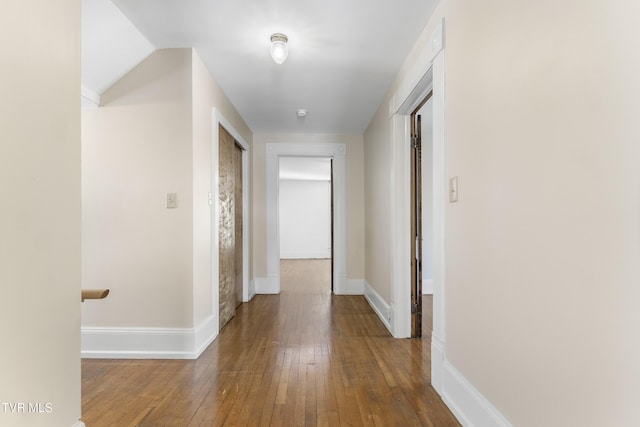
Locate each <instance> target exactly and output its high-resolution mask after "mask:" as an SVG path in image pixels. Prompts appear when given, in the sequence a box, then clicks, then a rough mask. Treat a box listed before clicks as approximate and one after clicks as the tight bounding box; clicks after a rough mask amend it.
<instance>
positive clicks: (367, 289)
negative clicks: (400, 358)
mask: <svg viewBox="0 0 640 427" xmlns="http://www.w3.org/2000/svg"><path fill="white" fill-rule="evenodd" d="M364 297H365V299H366V300H367V302H368V303H369V305H370V306H371V308H373V311H375V313H376V314H377V315H378V317H379V318H380V320H381V321H382V323H384V326H385V327H386V328H387V329H388V330H389V332H391V333H393V329H392V328H391V324H392V309H391V307H390V306H389V304H387V302H386V301H385V300H384V299H383V298H382V297H381V296H380V294H378V292H376V290H375V289H373V288H372V287H371V285H369V283H367V281H366V280H365V281H364Z"/></svg>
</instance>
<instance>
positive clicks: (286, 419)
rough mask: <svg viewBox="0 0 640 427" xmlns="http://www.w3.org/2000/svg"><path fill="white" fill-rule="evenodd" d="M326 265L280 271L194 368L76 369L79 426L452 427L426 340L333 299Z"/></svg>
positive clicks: (172, 364)
mask: <svg viewBox="0 0 640 427" xmlns="http://www.w3.org/2000/svg"><path fill="white" fill-rule="evenodd" d="M328 262H329V261H325V260H319V261H301V260H298V261H283V262H282V280H281V282H282V283H281V294H280V295H256V296H255V297H254V298H253V300H252V301H251V302H250V303H245V304H242V305H241V306H240V307H239V308H238V311H237V313H236V316H235V318H233V319H232V320H231V321H230V322H229V323H228V325H227V326H226V327H225V328H223V330H222V331H221V332H220V335H219V337H218V338H217V339H216V341H214V342H213V343H212V344H211V345H210V346H209V348H208V349H207V350H206V351H205V352H204V353H203V354H202V355H201V356H200V358H199V359H198V360H97V359H85V360H83V361H82V420H83V421H84V422H85V423H86V425H87V426H89V427H100V426H201V425H202V426H210V425H238V426H245V425H261V426H270V425H271V426H303V425H325V426H346V425H349V426H357V425H376V426H409V425H427V426H438V427H439V426H455V425H459V424H458V423H457V421H456V420H455V418H454V417H453V415H451V413H450V412H449V410H448V409H447V408H446V406H445V405H444V404H443V402H442V401H441V400H440V397H439V396H438V395H437V394H436V393H435V391H434V390H433V388H432V387H431V386H430V384H429V377H430V342H429V340H427V339H423V340H409V339H402V340H395V339H393V338H392V337H391V336H390V334H389V333H388V331H387V330H386V329H385V327H384V326H383V324H382V323H381V322H380V320H379V319H378V318H377V316H376V315H375V313H374V312H373V311H372V310H371V308H370V307H369V305H368V303H367V302H366V300H365V299H364V297H362V296H333V295H331V292H330V284H329V281H328V280H329V277H328V275H327V274H324V273H323V271H326V270H327V268H328V265H327V263H328ZM309 272H311V273H309Z"/></svg>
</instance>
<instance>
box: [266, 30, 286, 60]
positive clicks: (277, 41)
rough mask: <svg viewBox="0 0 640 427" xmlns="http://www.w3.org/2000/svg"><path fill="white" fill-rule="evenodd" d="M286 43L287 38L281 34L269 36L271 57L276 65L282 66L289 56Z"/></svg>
mask: <svg viewBox="0 0 640 427" xmlns="http://www.w3.org/2000/svg"><path fill="white" fill-rule="evenodd" d="M288 41H289V39H288V38H287V36H285V35H284V34H281V33H275V34H273V35H272V36H271V49H270V51H271V57H272V58H273V60H274V61H276V64H282V63H283V62H284V61H285V60H286V59H287V55H288V54H289V48H288V47H287V42H288Z"/></svg>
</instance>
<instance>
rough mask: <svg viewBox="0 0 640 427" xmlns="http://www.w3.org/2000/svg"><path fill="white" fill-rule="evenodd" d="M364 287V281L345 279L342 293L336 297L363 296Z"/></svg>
mask: <svg viewBox="0 0 640 427" xmlns="http://www.w3.org/2000/svg"><path fill="white" fill-rule="evenodd" d="M364 287H365V284H364V279H347V282H346V283H345V286H344V287H343V288H342V289H341V291H342V293H341V294H337V295H364ZM334 293H335V292H334Z"/></svg>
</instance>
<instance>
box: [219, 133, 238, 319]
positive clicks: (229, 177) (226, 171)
mask: <svg viewBox="0 0 640 427" xmlns="http://www.w3.org/2000/svg"><path fill="white" fill-rule="evenodd" d="M218 141H219V145H218V183H219V184H218V194H219V196H218V197H219V200H218V218H219V223H218V229H219V274H220V276H219V283H220V295H219V304H220V307H219V308H220V328H222V327H223V326H224V325H226V324H227V322H229V320H231V318H232V317H233V316H235V314H236V304H237V294H238V293H239V294H240V295H242V152H241V150H240V149H239V147H238V146H237V145H236V142H235V140H234V139H233V137H232V136H231V135H230V134H229V132H227V131H226V130H225V129H224V128H223V127H222V126H220V127H219V138H218ZM238 212H240V213H239V214H238ZM238 288H239V290H238ZM240 301H242V296H240Z"/></svg>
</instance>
